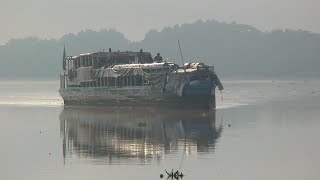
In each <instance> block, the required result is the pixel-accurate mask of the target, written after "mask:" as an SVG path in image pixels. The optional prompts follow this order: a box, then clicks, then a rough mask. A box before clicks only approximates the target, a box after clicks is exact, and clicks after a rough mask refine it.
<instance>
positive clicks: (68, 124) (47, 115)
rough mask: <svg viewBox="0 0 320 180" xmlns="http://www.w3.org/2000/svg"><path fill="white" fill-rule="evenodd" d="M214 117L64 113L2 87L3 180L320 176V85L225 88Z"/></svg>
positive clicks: (20, 88) (44, 93) (35, 91)
mask: <svg viewBox="0 0 320 180" xmlns="http://www.w3.org/2000/svg"><path fill="white" fill-rule="evenodd" d="M223 84H224V86H225V90H224V91H223V92H222V93H220V92H217V110H215V111H213V110H212V111H202V110H196V111H192V110H188V111H186V110H183V109H166V108H150V107H146V108H135V107H131V108H110V107H109V108H93V107H86V108H84V107H78V108H77V107H69V108H66V107H65V108H64V107H63V106H62V100H61V98H60V96H59V94H58V88H59V87H58V86H59V83H58V82H57V81H18V80H11V81H9V80H8V81H5V80H1V81H0V115H1V116H0V117H1V126H0V142H1V148H0V160H1V161H0V179H4V180H10V179H26V180H40V179H52V180H55V179H61V180H72V179H76V180H82V179H83V180H87V179H99V180H100V179H119V180H125V179H148V180H149V179H161V178H160V175H161V174H162V175H163V179H166V178H167V174H166V171H167V172H171V171H172V170H173V171H174V172H175V171H177V170H178V171H179V172H182V173H183V175H184V176H183V179H221V180H227V179H238V180H242V179H243V180H257V179H259V180H264V179H265V180H267V179H268V180H269V179H281V180H282V179H287V180H298V179H299V180H301V179H314V180H316V179H320V171H319V167H320V153H319V152H320V141H319V139H320V111H319V110H320V82H319V81H307V80H304V81H292V80H291V81H224V82H223Z"/></svg>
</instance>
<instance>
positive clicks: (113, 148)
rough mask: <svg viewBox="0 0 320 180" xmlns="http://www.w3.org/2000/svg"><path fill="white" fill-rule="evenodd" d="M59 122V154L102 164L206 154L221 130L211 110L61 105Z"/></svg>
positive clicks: (143, 161)
mask: <svg viewBox="0 0 320 180" xmlns="http://www.w3.org/2000/svg"><path fill="white" fill-rule="evenodd" d="M60 121H61V122H60V126H61V127H60V128H61V136H62V139H63V143H62V144H63V155H64V159H68V158H77V159H91V160H103V161H104V163H107V164H112V163H118V162H121V161H129V160H134V159H138V162H139V163H141V162H142V163H146V162H150V161H152V160H153V159H156V160H157V161H158V160H160V159H161V158H164V157H166V156H167V155H170V154H173V155H174V154H180V153H183V154H185V155H188V154H195V155H197V154H199V153H212V152H213V150H214V145H215V142H216V140H217V139H218V138H219V137H220V135H221V132H222V126H218V127H216V123H215V111H214V110H212V111H208V110H177V109H175V110H170V109H156V108H140V109H139V108H108V109H106V108H96V107H94V108H93V107H91V108H90V107H65V108H64V110H63V111H62V112H61V114H60ZM106 159H107V160H106Z"/></svg>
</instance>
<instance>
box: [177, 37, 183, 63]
mask: <svg viewBox="0 0 320 180" xmlns="http://www.w3.org/2000/svg"><path fill="white" fill-rule="evenodd" d="M178 45H179V51H180V55H181V60H182V65H183V66H184V60H183V55H182V51H181V46H180V42H179V40H178Z"/></svg>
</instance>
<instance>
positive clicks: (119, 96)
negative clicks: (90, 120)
mask: <svg viewBox="0 0 320 180" xmlns="http://www.w3.org/2000/svg"><path fill="white" fill-rule="evenodd" d="M63 70H64V71H63V73H62V74H60V90H59V93H60V95H61V97H62V98H63V100H64V105H67V106H68V105H95V106H96V105H102V106H119V107H121V106H166V107H169V106H179V107H191V108H195V107H201V108H215V107H216V103H215V89H216V87H218V89H219V90H222V89H223V86H222V84H221V82H220V80H219V78H218V76H217V74H216V73H215V71H214V69H213V66H209V65H205V64H204V63H185V64H184V65H183V67H179V66H178V65H177V64H176V63H174V62H170V61H162V60H160V61H159V60H158V59H156V58H155V59H153V58H152V56H151V53H149V52H143V51H142V50H140V52H131V51H125V52H120V51H116V52H112V51H111V49H109V51H108V52H93V53H86V54H80V55H78V56H65V52H64V58H63Z"/></svg>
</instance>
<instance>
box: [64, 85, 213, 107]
mask: <svg viewBox="0 0 320 180" xmlns="http://www.w3.org/2000/svg"><path fill="white" fill-rule="evenodd" d="M59 92H60V95H61V97H62V98H63V100H64V104H65V105H87V106H92V105H94V106H114V107H121V106H146V107H149V106H166V107H171V106H172V107H175V106H179V107H186V108H187V107H190V108H212V107H215V93H214V88H213V87H206V90H204V89H199V88H198V89H194V88H192V87H189V86H185V88H184V89H183V93H182V96H178V95H176V94H175V93H172V92H166V91H163V90H160V89H154V88H152V87H81V88H67V89H60V91H59ZM196 92H199V93H196Z"/></svg>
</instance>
